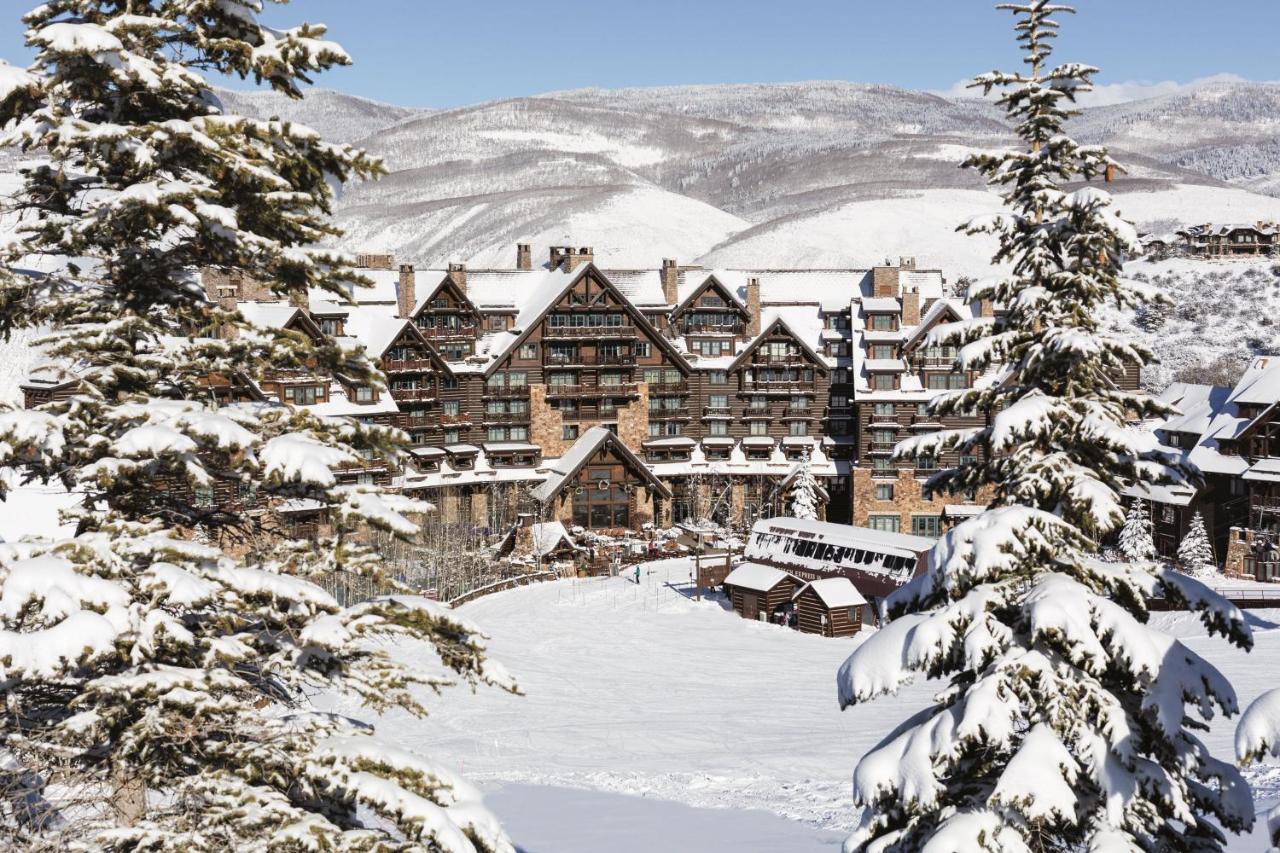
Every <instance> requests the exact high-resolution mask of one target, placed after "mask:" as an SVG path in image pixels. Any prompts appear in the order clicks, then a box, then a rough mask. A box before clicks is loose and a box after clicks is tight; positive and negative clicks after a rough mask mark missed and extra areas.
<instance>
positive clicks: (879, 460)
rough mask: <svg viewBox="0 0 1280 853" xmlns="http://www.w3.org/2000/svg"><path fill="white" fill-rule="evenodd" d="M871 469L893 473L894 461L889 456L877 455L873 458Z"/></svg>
mask: <svg viewBox="0 0 1280 853" xmlns="http://www.w3.org/2000/svg"><path fill="white" fill-rule="evenodd" d="M871 470H872V471H875V472H879V473H884V472H889V473H892V472H893V461H892V460H891V459H889V457H887V456H877V457H875V458H874V459H872V460H871Z"/></svg>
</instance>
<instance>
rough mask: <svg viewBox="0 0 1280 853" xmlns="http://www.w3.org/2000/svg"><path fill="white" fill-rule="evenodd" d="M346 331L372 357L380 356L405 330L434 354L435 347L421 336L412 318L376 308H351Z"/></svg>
mask: <svg viewBox="0 0 1280 853" xmlns="http://www.w3.org/2000/svg"><path fill="white" fill-rule="evenodd" d="M345 330H346V333H347V335H348V336H350V337H353V338H356V339H358V340H359V341H360V343H362V344H364V348H365V351H366V352H368V353H369V355H370V356H372V357H373V358H381V357H382V356H383V355H385V354H386V352H387V350H389V349H391V345H392V344H394V343H395V342H396V341H397V340H399V339H400V336H401V335H403V334H404V333H405V331H406V330H407V331H408V332H409V334H410V335H411V336H412V337H413V338H414V340H415V341H417V342H418V343H420V344H422V345H423V346H425V347H427V348H428V349H429V350H430V351H431V353H432V355H435V347H433V346H431V343H430V342H429V341H428V340H427V339H426V338H425V337H423V335H422V333H421V332H420V331H418V328H417V326H415V325H414V323H413V321H412V320H406V319H404V318H402V317H393V316H391V315H390V314H387V313H385V312H382V311H378V310H376V309H369V308H353V309H351V312H350V313H349V314H348V315H347V321H346V329H345Z"/></svg>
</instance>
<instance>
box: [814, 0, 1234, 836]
mask: <svg viewBox="0 0 1280 853" xmlns="http://www.w3.org/2000/svg"><path fill="white" fill-rule="evenodd" d="M999 8H1002V9H1008V10H1011V11H1012V12H1013V13H1014V14H1015V16H1016V20H1017V25H1016V29H1017V33H1018V40H1019V42H1020V44H1021V45H1022V48H1023V50H1024V53H1025V60H1024V61H1025V63H1026V65H1027V70H1026V71H1024V72H1021V73H1002V72H998V71H997V72H992V73H989V74H985V75H982V76H981V77H979V78H978V80H977V85H978V86H980V87H981V88H983V89H984V90H987V91H990V90H992V89H999V90H1001V91H1002V93H1003V95H1002V97H1001V98H1000V100H999V105H1000V106H1001V107H1002V108H1003V109H1004V110H1005V111H1006V112H1007V113H1008V115H1009V117H1010V118H1011V119H1012V120H1013V123H1014V124H1015V126H1016V129H1017V134H1018V136H1019V138H1020V139H1021V141H1022V147H1021V149H1020V150H1016V151H1012V152H1009V153H1006V154H999V155H996V154H983V155H979V156H975V157H972V158H970V160H969V161H968V165H969V166H971V167H973V168H976V169H977V170H979V171H980V172H981V173H982V174H983V175H984V176H985V177H986V178H987V180H988V181H989V182H990V184H991V185H992V186H993V187H995V188H997V189H999V190H1001V191H1002V193H1003V197H1004V199H1005V203H1006V209H1005V211H1004V212H1003V213H1001V214H999V215H996V216H993V217H987V218H984V219H982V220H977V221H974V222H971V223H969V224H968V225H967V226H965V229H966V230H967V231H969V232H970V233H991V234H994V235H996V236H997V237H998V239H999V249H998V251H997V254H996V256H995V262H996V263H997V264H1008V266H1009V268H1010V269H1011V273H1010V274H1009V275H1008V276H1007V277H1005V278H1003V279H1000V280H997V281H995V282H993V283H990V284H983V285H979V286H975V288H974V289H973V290H972V291H971V296H972V297H973V298H975V299H984V300H990V301H991V302H992V303H994V304H995V305H996V306H997V308H998V309H999V310H998V311H997V312H996V316H994V317H980V318H976V319H974V320H973V321H972V322H968V323H964V324H960V325H959V326H958V327H953V328H951V329H946V330H944V331H942V332H941V333H939V334H938V335H937V336H936V338H937V339H938V340H939V341H940V342H954V343H956V344H958V345H960V346H961V349H960V352H959V364H961V365H963V366H964V367H965V368H967V369H970V370H974V371H981V370H983V369H984V368H987V367H989V366H993V365H997V364H998V365H1002V366H1003V369H1002V370H1001V371H1000V372H999V376H998V380H997V381H994V382H990V383H989V384H980V385H979V387H975V388H973V389H968V390H960V391H956V392H952V393H950V394H948V395H945V396H944V397H943V398H941V399H939V400H937V401H936V402H935V403H934V404H932V405H933V410H934V412H935V413H936V414H956V413H961V412H971V411H978V412H982V413H985V416H986V418H985V425H984V426H982V427H978V428H973V429H960V430H955V431H944V432H941V433H936V434H933V435H928V436H920V437H918V438H915V439H911V440H908V441H907V442H904V444H903V445H900V446H899V451H898V452H899V454H900V455H902V456H908V457H909V456H929V457H933V458H938V457H939V456H941V455H942V453H943V452H944V451H951V452H953V453H957V454H958V455H960V456H961V457H962V458H964V457H970V458H972V459H973V460H974V461H972V462H966V463H964V464H962V465H960V466H959V467H958V468H955V469H949V470H947V471H943V472H941V473H939V474H938V475H936V476H935V477H934V478H932V479H931V480H930V483H929V488H930V489H931V490H933V491H936V492H951V493H954V492H959V491H962V490H968V489H974V488H988V489H989V490H990V492H991V494H992V498H991V503H990V505H989V507H988V508H987V511H986V512H985V513H983V514H982V515H980V516H978V517H977V518H974V519H972V520H969V521H966V522H964V523H962V524H960V525H958V526H957V527H956V528H954V529H953V530H952V531H950V532H949V533H948V534H947V535H946V536H945V537H944V538H943V540H942V541H941V542H940V543H939V544H938V546H937V547H936V548H935V549H934V551H933V553H932V555H931V558H930V560H929V565H928V567H927V569H926V570H925V571H924V572H923V573H922V574H921V575H919V576H918V577H916V578H915V579H913V580H912V581H911V582H910V583H908V584H907V585H906V586H904V587H903V588H901V589H900V590H898V591H897V592H895V593H894V594H892V595H891V596H890V597H889V598H888V600H887V601H886V609H887V614H888V616H889V617H890V620H891V621H889V622H888V624H887V625H886V626H885V627H884V628H882V629H881V630H880V631H878V632H877V633H876V634H875V635H874V636H872V637H870V638H869V639H868V640H867V641H865V642H864V643H863V644H862V645H861V646H860V647H859V648H858V649H857V650H856V651H855V652H854V653H853V655H851V656H850V658H849V659H848V660H847V661H846V662H845V664H844V666H843V667H842V668H841V670H840V673H839V678H838V682H839V688H840V703H841V705H842V707H843V706H848V705H850V704H853V703H858V702H864V701H868V700H871V699H873V698H875V697H876V696H878V695H881V694H884V693H890V692H893V691H895V690H896V689H897V688H898V687H899V686H901V685H902V684H904V683H906V682H908V681H910V680H911V679H912V678H914V677H916V676H917V675H923V676H930V677H936V678H942V679H946V680H947V684H946V686H945V687H944V688H943V689H942V690H941V691H940V693H939V694H938V696H937V698H936V700H935V704H933V705H932V706H930V707H928V708H926V709H924V710H923V711H921V712H920V713H919V714H916V715H914V716H912V717H911V718H910V719H908V720H905V721H904V722H903V723H902V724H901V725H900V726H899V727H898V728H897V729H896V730H895V731H893V732H892V733H891V734H890V735H889V736H888V737H887V738H885V740H884V741H882V742H881V743H880V744H878V745H877V746H876V747H874V748H873V749H872V750H871V751H870V752H869V753H868V754H867V755H865V756H864V757H863V758H862V760H861V761H860V762H859V763H858V766H857V769H856V771H855V773H854V798H855V801H856V803H857V804H858V805H860V806H863V807H864V810H863V813H862V816H861V819H860V822H859V824H858V826H857V828H856V829H855V831H854V833H853V835H852V836H851V837H850V838H849V840H848V841H847V842H846V849H847V850H877V851H889V850H927V851H933V850H938V851H944V850H945V851H952V850H1003V851H1032V850H1092V851H1104V850H1105V851H1121V850H1123V851H1139V850H1158V849H1159V850H1164V849H1168V850H1197V851H1211V850H1221V849H1222V848H1223V845H1224V838H1223V835H1222V832H1221V831H1220V829H1219V826H1221V827H1225V828H1226V829H1229V830H1239V829H1241V828H1243V827H1247V826H1249V825H1250V824H1251V823H1252V821H1253V804H1252V800H1251V798H1250V795H1249V790H1248V786H1247V785H1246V784H1245V782H1244V780H1243V778H1242V777H1241V776H1240V774H1239V772H1238V771H1237V770H1236V769H1235V768H1234V766H1232V765H1230V764H1229V763H1227V762H1224V761H1220V760H1218V759H1216V758H1214V757H1213V756H1212V755H1211V754H1210V752H1209V750H1208V749H1207V748H1206V747H1205V745H1204V744H1203V743H1202V742H1201V740H1200V739H1199V737H1198V731H1200V730H1203V729H1204V728H1205V720H1206V719H1207V718H1208V717H1209V716H1210V715H1211V714H1212V713H1213V712H1214V711H1221V712H1223V713H1225V714H1233V713H1236V712H1237V710H1238V708H1237V700H1236V696H1235V694H1234V692H1233V691H1232V689H1231V685H1230V684H1229V683H1228V682H1227V680H1226V679H1225V678H1223V676H1222V675H1221V674H1220V673H1218V672H1217V671H1216V670H1215V669H1214V668H1213V667H1212V666H1211V665H1209V663H1208V662H1206V661H1205V660H1203V659H1202V658H1201V657H1199V656H1198V655H1197V654H1196V653H1194V652H1193V651H1191V650H1190V649H1188V648H1186V647H1184V646H1183V645H1182V644H1181V643H1179V642H1178V641H1177V640H1175V639H1173V638H1171V637H1168V636H1165V635H1164V634H1162V633H1160V632H1159V631H1157V630H1155V629H1153V628H1151V627H1150V626H1148V625H1147V624H1145V623H1146V612H1145V606H1144V599H1145V597H1148V596H1151V595H1156V594H1159V595H1164V596H1166V597H1168V598H1170V599H1171V600H1173V601H1176V602H1179V603H1183V602H1186V603H1188V605H1189V606H1190V607H1192V608H1193V609H1196V610H1198V611H1200V612H1201V613H1202V617H1203V619H1204V621H1205V623H1206V625H1208V626H1209V628H1210V630H1211V631H1215V632H1219V633H1222V634H1224V635H1225V636H1228V637H1229V638H1230V639H1231V640H1232V641H1233V642H1235V643H1237V644H1239V645H1241V646H1244V647H1248V646H1250V645H1251V642H1252V641H1251V636H1250V634H1249V630H1248V627H1247V626H1246V625H1245V624H1244V621H1243V619H1242V618H1241V614H1240V613H1239V611H1238V610H1236V609H1235V608H1234V607H1233V606H1232V605H1230V603H1228V602H1226V601H1224V600H1222V599H1221V598H1219V597H1217V596H1215V595H1214V594H1213V593H1212V592H1211V591H1210V590H1208V589H1207V588H1205V587H1204V585H1203V584H1200V583H1199V582H1197V581H1195V580H1193V579H1191V578H1188V577H1186V576H1185V575H1181V574H1178V573H1175V572H1169V571H1164V570H1162V569H1160V568H1159V567H1157V566H1156V565H1154V564H1151V563H1145V564H1129V563H1115V564H1108V563H1104V562H1102V561H1101V560H1099V559H1098V558H1097V557H1096V552H1097V548H1098V545H1099V543H1100V542H1101V540H1102V538H1103V537H1104V536H1105V535H1107V534H1108V533H1109V532H1111V531H1113V530H1114V529H1115V528H1117V527H1119V525H1120V523H1121V521H1122V520H1123V510H1122V505H1121V502H1120V497H1119V494H1120V492H1121V490H1122V489H1123V488H1124V487H1126V486H1127V485H1128V484H1130V483H1132V482H1135V481H1142V482H1160V481H1165V480H1178V479H1185V477H1186V476H1187V475H1186V474H1185V472H1182V471H1180V470H1178V469H1177V468H1176V467H1175V466H1176V460H1175V459H1174V458H1173V457H1172V456H1168V455H1165V454H1163V453H1161V452H1160V451H1158V449H1150V448H1149V447H1148V446H1147V445H1144V444H1142V443H1141V439H1140V437H1138V436H1137V435H1135V433H1134V432H1133V431H1131V430H1129V429H1128V428H1127V418H1129V417H1133V416H1142V415H1146V414H1154V413H1156V412H1157V411H1158V410H1159V408H1160V407H1159V406H1157V405H1155V404H1152V403H1150V402H1148V401H1145V400H1144V399H1143V398H1142V397H1141V396H1139V395H1137V394H1131V393H1129V392H1126V391H1123V390H1121V389H1118V388H1117V387H1116V385H1115V383H1113V382H1112V381H1110V377H1111V376H1113V375H1115V373H1116V372H1117V371H1119V370H1121V369H1123V368H1125V367H1133V366H1139V365H1141V364H1142V363H1143V362H1144V361H1145V360H1146V359H1147V357H1148V356H1147V353H1146V352H1145V351H1143V350H1141V349H1139V348H1138V347H1136V346H1134V345H1133V344H1131V343H1130V342H1128V341H1125V340H1122V339H1118V338H1116V337H1114V336H1112V335H1109V334H1107V333H1106V332H1105V331H1103V330H1102V329H1100V328H1099V325H1098V319H1097V318H1099V317H1100V316H1103V311H1102V309H1103V308H1105V307H1108V306H1119V307H1126V306H1134V305H1136V304H1140V303H1141V302H1142V300H1143V293H1142V292H1140V291H1138V290H1136V289H1135V288H1134V287H1133V286H1132V285H1130V284H1128V283H1126V282H1125V281H1124V280H1122V278H1121V266H1122V263H1123V261H1124V259H1125V257H1126V256H1127V255H1128V254H1129V253H1130V252H1132V251H1134V250H1135V249H1136V245H1137V241H1136V235H1135V233H1134V231H1133V229H1132V228H1131V227H1130V226H1129V225H1128V224H1127V223H1125V222H1123V221H1122V220H1121V219H1120V218H1119V217H1118V215H1117V214H1116V213H1115V212H1114V211H1113V210H1112V208H1111V202H1110V198H1109V196H1108V195H1107V194H1106V193H1105V192H1102V191H1101V190H1099V189H1097V188H1095V187H1092V186H1084V187H1082V188H1080V189H1076V190H1073V191H1067V190H1065V189H1063V185H1064V184H1067V183H1068V182H1077V181H1089V180H1091V179H1094V178H1098V177H1103V176H1105V175H1106V174H1107V173H1108V172H1109V171H1110V170H1112V169H1114V167H1115V164H1114V163H1113V161H1112V160H1111V159H1110V158H1109V157H1108V156H1107V154H1106V152H1105V151H1103V150H1101V149H1098V148H1093V147H1085V146H1081V145H1079V144H1077V143H1076V142H1075V141H1073V140H1072V139H1071V138H1070V137H1069V136H1067V135H1066V133H1065V132H1064V128H1063V125H1064V122H1065V120H1066V119H1067V117H1068V116H1069V115H1070V113H1069V108H1070V105H1071V103H1072V102H1073V100H1074V98H1075V96H1076V94H1077V93H1080V92H1083V91H1088V89H1089V86H1090V79H1091V78H1092V76H1093V75H1094V73H1095V69H1093V68H1091V67H1088V66H1084V65H1078V64H1065V65H1058V66H1056V67H1054V68H1051V69H1047V68H1046V66H1045V63H1046V60H1047V59H1048V57H1049V55H1050V45H1051V42H1052V39H1053V37H1054V36H1055V35H1056V31H1057V28H1058V23H1057V22H1056V21H1055V20H1054V18H1053V16H1054V15H1058V14H1062V13H1066V12H1069V11H1071V10H1070V9H1068V8H1066V7H1063V6H1058V5H1053V4H1050V3H1048V2H1043V0H1033V2H1028V3H1024V4H1019V5H1002V6H1000V7H999Z"/></svg>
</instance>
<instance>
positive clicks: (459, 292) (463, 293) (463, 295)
mask: <svg viewBox="0 0 1280 853" xmlns="http://www.w3.org/2000/svg"><path fill="white" fill-rule="evenodd" d="M442 290H447V291H449V293H450V294H451V295H452V296H453V297H454V298H455V299H457V300H458V301H459V302H460V303H461V304H462V307H463V308H465V309H466V310H468V311H470V312H471V313H472V314H474V315H475V316H476V317H479V316H480V309H479V308H478V307H476V303H475V302H473V301H472V299H471V295H470V293H469V290H463V289H462V288H461V287H458V284H457V282H455V281H454V280H453V277H452V276H450V275H449V274H448V273H445V274H444V276H443V277H442V278H441V279H440V281H438V282H436V286H435V287H433V288H431V292H430V293H428V294H427V295H426V296H425V297H423V298H422V299H419V300H418V303H417V304H416V305H414V306H413V311H412V312H410V316H413V317H417V316H418V315H419V314H421V313H422V311H423V309H425V308H426V307H427V306H428V305H430V304H431V300H433V299H435V298H436V297H437V296H439V295H440V291H442Z"/></svg>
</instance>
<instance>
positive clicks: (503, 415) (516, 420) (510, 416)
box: [483, 412, 529, 424]
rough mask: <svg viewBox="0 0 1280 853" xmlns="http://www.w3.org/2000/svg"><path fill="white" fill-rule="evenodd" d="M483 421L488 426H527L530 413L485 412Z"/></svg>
mask: <svg viewBox="0 0 1280 853" xmlns="http://www.w3.org/2000/svg"><path fill="white" fill-rule="evenodd" d="M483 421H484V422H485V423H486V424H527V423H529V413H528V412H485V413H484V418H483Z"/></svg>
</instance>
